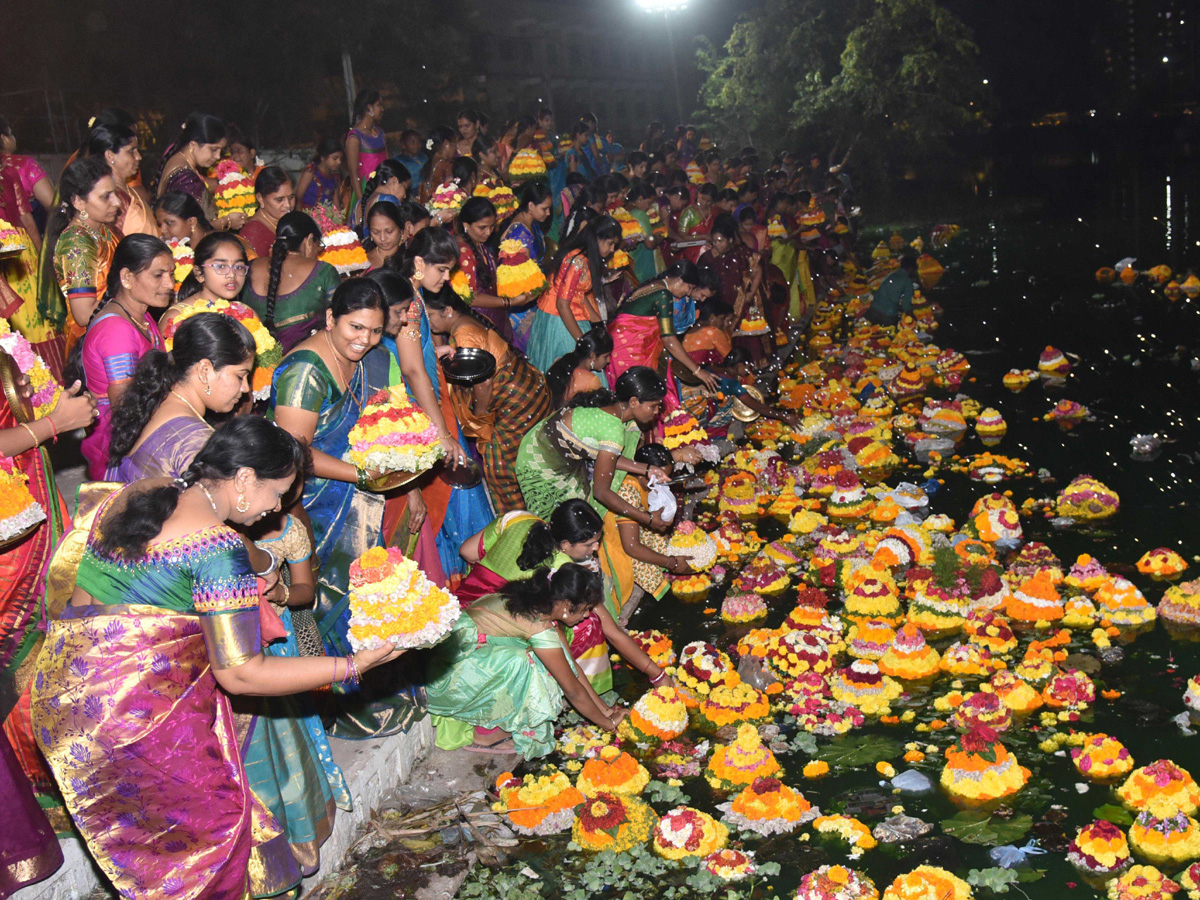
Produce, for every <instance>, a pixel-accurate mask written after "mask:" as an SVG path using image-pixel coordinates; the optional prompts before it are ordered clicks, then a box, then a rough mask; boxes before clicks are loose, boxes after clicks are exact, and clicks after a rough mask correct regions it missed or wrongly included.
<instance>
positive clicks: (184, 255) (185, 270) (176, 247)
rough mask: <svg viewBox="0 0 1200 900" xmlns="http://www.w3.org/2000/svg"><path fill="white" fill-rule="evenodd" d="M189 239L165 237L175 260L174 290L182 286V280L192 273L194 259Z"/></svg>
mask: <svg viewBox="0 0 1200 900" xmlns="http://www.w3.org/2000/svg"><path fill="white" fill-rule="evenodd" d="M189 240H190V238H168V239H167V246H168V247H170V248H171V256H172V257H173V258H174V260H175V290H179V289H180V288H181V287H183V282H184V280H185V279H186V278H187V277H188V276H189V275H191V274H192V266H193V264H194V263H195V261H196V255H195V254H194V253H193V252H192V248H191V245H190V244H189V243H188V242H189Z"/></svg>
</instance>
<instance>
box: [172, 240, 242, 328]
mask: <svg viewBox="0 0 1200 900" xmlns="http://www.w3.org/2000/svg"><path fill="white" fill-rule="evenodd" d="M194 258H195V262H194V263H193V264H192V271H191V272H190V273H189V274H188V277H187V278H185V279H184V280H183V285H182V286H181V287H180V288H179V292H178V293H177V294H176V301H175V303H174V305H172V306H171V307H170V308H169V309H168V310H167V311H166V312H165V313H163V315H162V318H161V319H160V320H159V322H158V325H159V327H160V328H161V329H162V330H163V331H166V330H167V329H168V328H169V327H170V325H171V323H172V322H173V321H174V320H175V316H176V315H177V314H178V312H179V306H180V304H181V303H183V301H184V300H190V299H192V298H193V297H196V298H201V299H204V300H237V299H238V297H240V296H241V293H242V288H243V287H245V285H246V275H247V274H248V273H249V272H250V264H249V262H248V261H247V259H246V248H245V247H244V246H242V242H241V241H239V240H238V239H237V236H236V235H232V234H226V233H225V232H222V231H214V232H213V233H212V234H210V235H209V236H208V237H206V238H205V239H204V240H202V241H201V242H200V243H199V244H197V245H196V250H195V254H194Z"/></svg>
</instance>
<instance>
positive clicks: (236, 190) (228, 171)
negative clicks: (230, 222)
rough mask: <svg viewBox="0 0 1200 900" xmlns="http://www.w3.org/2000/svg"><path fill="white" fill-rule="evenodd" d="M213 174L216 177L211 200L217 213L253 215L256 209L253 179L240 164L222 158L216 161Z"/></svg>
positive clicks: (247, 216) (224, 214)
mask: <svg viewBox="0 0 1200 900" xmlns="http://www.w3.org/2000/svg"><path fill="white" fill-rule="evenodd" d="M213 175H215V176H216V179H217V190H216V191H215V192H214V194H213V200H214V201H215V202H216V204H217V212H218V214H220V215H222V216H227V215H229V214H230V213H243V214H244V215H245V216H246V218H250V217H251V216H252V215H254V213H255V212H256V211H257V210H258V205H257V204H256V203H255V202H254V179H252V178H251V177H250V176H249V175H247V174H246V173H245V172H243V171H242V167H241V166H239V165H238V164H237V163H236V162H234V161H233V160H232V159H223V160H221V161H220V162H218V163H217V167H216V169H215V170H214V171H213Z"/></svg>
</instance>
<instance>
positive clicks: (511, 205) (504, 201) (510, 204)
mask: <svg viewBox="0 0 1200 900" xmlns="http://www.w3.org/2000/svg"><path fill="white" fill-rule="evenodd" d="M484 190H485V192H486V193H485V196H486V197H487V198H488V199H489V200H491V201H492V206H494V207H496V218H497V219H501V220H503V219H507V218H508V217H509V216H511V215H512V214H513V213H515V212H516V211H517V195H516V194H514V193H513V191H512V188H510V187H509V186H508V185H507V184H498V185H496V186H495V187H493V188H491V189H490V190H489V189H487V188H485V189H484ZM475 193H476V195H478V194H479V188H476V189H475Z"/></svg>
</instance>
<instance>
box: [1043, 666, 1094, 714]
mask: <svg viewBox="0 0 1200 900" xmlns="http://www.w3.org/2000/svg"><path fill="white" fill-rule="evenodd" d="M1042 699H1043V700H1044V701H1045V702H1046V705H1047V706H1049V707H1052V708H1054V709H1068V710H1071V711H1073V712H1079V711H1080V710H1084V709H1087V708H1088V707H1089V706H1091V705H1092V704H1093V703H1095V702H1096V686H1095V685H1094V684H1092V679H1090V678H1088V677H1087V675H1085V674H1084V673H1083V672H1080V671H1079V670H1078V669H1068V670H1067V671H1065V672H1057V673H1055V674H1054V675H1052V676H1051V677H1050V680H1049V681H1048V682H1046V686H1045V687H1044V688H1042Z"/></svg>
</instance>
